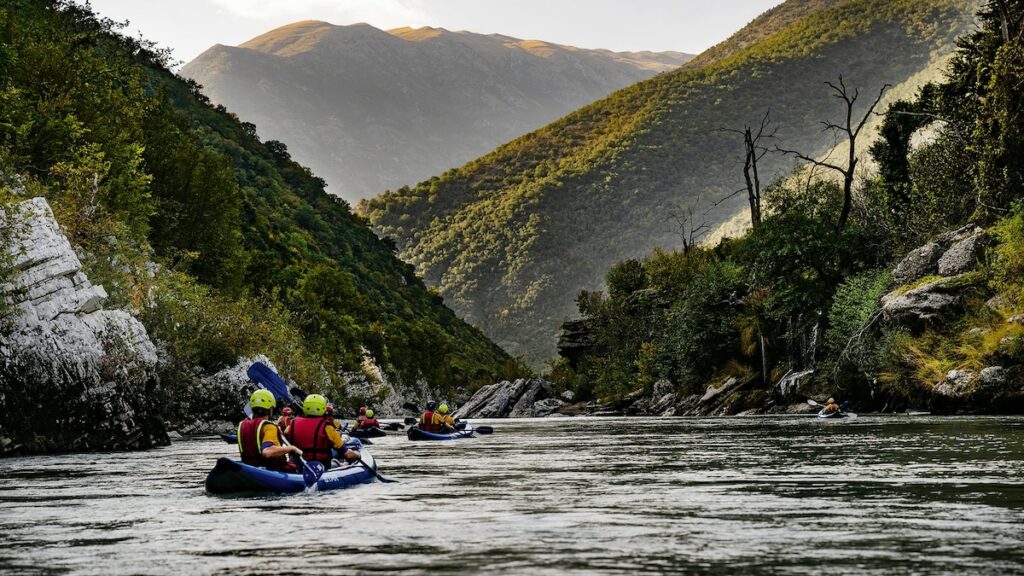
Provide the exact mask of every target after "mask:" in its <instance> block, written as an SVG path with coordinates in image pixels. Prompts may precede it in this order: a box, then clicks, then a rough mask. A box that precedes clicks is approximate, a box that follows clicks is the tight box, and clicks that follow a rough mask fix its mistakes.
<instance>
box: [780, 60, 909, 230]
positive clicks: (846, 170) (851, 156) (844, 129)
mask: <svg viewBox="0 0 1024 576" xmlns="http://www.w3.org/2000/svg"><path fill="white" fill-rule="evenodd" d="M825 85H827V86H828V87H829V88H830V89H831V90H832V92H833V94H832V96H833V97H834V98H837V99H839V100H842V101H843V105H844V107H845V108H846V115H845V119H844V120H843V121H842V123H841V124H836V123H835V122H832V121H830V120H826V121H824V122H822V124H824V126H825V130H826V131H828V132H832V134H833V136H834V138H835V142H836V145H835V146H833V147H832V149H831V150H829V152H828V154H826V155H825V156H824V158H825V160H818V159H816V158H812V157H810V156H808V155H806V154H802V153H800V152H797V151H795V150H786V149H783V148H779V147H778V146H776V148H775V149H776V150H777V151H779V152H781V153H783V154H789V155H792V156H795V157H797V158H799V159H801V160H803V161H804V162H809V163H811V164H813V165H814V166H817V167H819V168H827V169H829V170H833V171H835V172H838V173H839V174H840V175H842V177H843V208H842V210H841V211H840V212H839V221H838V222H837V223H836V228H838V229H839V230H842V229H844V228H846V223H847V222H848V221H849V220H850V210H851V208H853V179H854V176H855V175H856V173H857V164H858V163H859V161H860V159H859V158H857V138H858V137H860V133H861V131H862V130H864V126H865V125H866V124H867V123H868V119H870V118H871V116H872V115H874V113H875V108H877V107H878V103H879V102H881V101H882V96H884V95H885V91H886V90H888V89H889V88H890V85H889V84H886V85H884V86H882V88H881V90H879V91H878V97H876V98H875V100H874V102H872V103H871V106H869V107H868V109H867V111H865V112H864V114H863V116H861V118H860V120H859V121H857V122H856V124H855V120H854V112H855V109H856V105H857V100H858V99H860V89H859V88H854V89H853V93H852V94H851V93H850V89H849V88H847V86H846V82H845V81H844V80H843V77H842V76H840V77H839V83H838V85H837V84H833V83H832V82H826V83H825ZM842 137H845V138H846V141H847V144H848V146H849V150H848V154H847V159H846V163H845V164H844V165H838V164H834V163H832V162H829V161H828V158H830V157H831V156H832V152H834V151H835V149H836V148H837V147H838V146H839V140H840V138H842Z"/></svg>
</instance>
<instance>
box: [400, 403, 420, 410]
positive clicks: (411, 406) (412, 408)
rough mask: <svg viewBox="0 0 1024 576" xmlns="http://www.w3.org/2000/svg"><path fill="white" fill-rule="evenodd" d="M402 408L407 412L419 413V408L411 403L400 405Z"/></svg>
mask: <svg viewBox="0 0 1024 576" xmlns="http://www.w3.org/2000/svg"><path fill="white" fill-rule="evenodd" d="M402 408H405V409H406V410H408V411H409V412H419V411H420V407H419V406H417V405H415V404H413V403H412V402H406V403H405V404H402Z"/></svg>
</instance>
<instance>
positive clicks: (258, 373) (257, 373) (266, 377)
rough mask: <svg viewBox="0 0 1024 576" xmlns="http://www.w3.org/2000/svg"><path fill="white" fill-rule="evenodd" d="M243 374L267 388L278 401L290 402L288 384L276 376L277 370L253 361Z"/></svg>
mask: <svg viewBox="0 0 1024 576" xmlns="http://www.w3.org/2000/svg"><path fill="white" fill-rule="evenodd" d="M245 374H246V375H247V376H248V377H249V379H250V380H252V381H253V382H255V383H257V384H259V385H260V386H261V387H263V388H266V389H267V390H269V391H270V392H271V393H272V394H273V395H274V397H275V398H277V400H278V401H280V402H282V403H284V404H291V402H292V397H291V394H289V393H288V385H287V384H285V382H284V380H282V379H281V377H280V376H278V374H277V372H274V371H273V370H271V369H270V367H269V366H267V365H266V364H264V363H262V362H253V364H252V366H249V369H248V370H246V371H245Z"/></svg>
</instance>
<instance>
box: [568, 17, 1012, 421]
mask: <svg viewBox="0 0 1024 576" xmlns="http://www.w3.org/2000/svg"><path fill="white" fill-rule="evenodd" d="M979 21H980V29H979V30H976V31H974V32H972V33H970V34H967V35H965V36H964V37H962V38H961V39H960V41H959V43H958V49H957V51H956V53H955V57H954V58H953V59H952V61H951V64H950V66H949V68H948V70H947V73H946V74H945V75H944V77H943V78H941V79H940V81H937V82H935V83H930V84H928V85H926V86H924V87H923V88H922V89H921V90H920V91H919V92H918V93H917V94H916V95H914V96H913V97H911V98H907V99H905V100H900V101H897V102H894V103H892V104H891V105H890V106H888V107H887V108H886V109H885V110H884V111H882V112H884V120H883V122H882V123H881V125H880V127H879V130H878V131H877V135H878V140H877V141H876V142H875V144H873V145H872V146H871V147H870V150H869V154H870V156H871V158H872V159H873V160H874V165H875V166H877V170H872V171H869V172H866V173H865V174H864V178H862V179H860V180H859V181H857V182H855V183H853V185H852V186H851V187H850V188H849V189H844V188H843V187H842V186H840V185H839V184H838V183H837V182H836V181H835V180H834V179H832V178H831V177H830V176H829V175H828V174H827V172H828V171H829V169H827V168H826V169H824V170H823V171H821V170H819V171H818V172H817V173H816V174H808V173H807V172H800V176H801V177H800V178H792V179H788V180H783V181H778V182H776V183H775V184H773V185H772V186H770V187H769V188H768V189H767V190H766V193H765V196H764V201H765V203H764V208H765V209H764V213H763V218H762V219H760V221H759V222H758V223H757V224H756V225H755V226H754V227H753V228H752V229H751V230H750V231H749V232H747V233H745V234H743V235H741V236H739V237H737V238H731V239H725V240H723V241H721V242H719V243H717V244H715V245H714V246H707V247H693V248H691V249H689V250H686V251H671V252H669V251H661V250H656V251H654V252H653V253H651V254H648V255H646V256H645V257H644V258H642V259H628V260H624V261H622V262H620V263H618V264H616V265H615V266H613V267H612V268H611V269H610V270H609V271H608V272H607V276H606V278H607V292H603V293H602V292H583V293H581V294H579V296H578V299H577V304H578V307H579V312H580V314H581V316H582V318H581V320H579V321H577V322H574V323H572V324H571V325H570V326H569V327H568V328H569V329H568V330H567V331H566V333H565V334H564V337H563V339H562V340H561V342H560V351H561V353H562V355H563V356H564V358H563V360H562V361H561V362H560V363H558V364H557V365H556V366H555V367H554V370H553V377H554V379H555V380H556V381H558V382H559V383H560V384H561V385H562V386H564V387H567V388H571V389H573V390H575V392H576V393H577V394H578V395H579V396H580V397H584V398H599V399H602V400H604V401H607V402H611V403H618V404H620V405H625V407H626V409H627V410H635V411H638V412H654V413H658V414H665V413H669V414H672V413H674V414H680V413H688V414H707V413H719V414H720V413H739V412H743V411H746V410H756V411H763V410H766V409H772V408H775V409H784V408H785V407H786V406H788V405H790V404H792V403H794V402H800V403H801V404H802V403H803V402H804V401H805V400H806V399H807V398H821V399H824V398H828V397H829V396H833V397H835V398H837V399H840V400H841V401H850V402H853V403H855V405H856V406H857V409H858V410H861V409H863V410H885V411H891V410H898V411H902V410H904V409H913V410H922V409H924V410H931V411H934V412H942V413H965V412H986V413H991V412H1011V413H1019V412H1020V411H1021V410H1022V409H1024V291H1022V287H1024V257H1022V255H1024V92H1022V91H1021V90H1020V88H1021V86H1022V84H1024V2H1021V1H1020V0H1017V1H1014V2H990V3H986V6H985V8H984V9H983V10H982V11H981V12H980V18H979ZM839 88H840V89H841V87H839ZM868 110H869V107H868V106H863V107H862V108H860V109H858V111H857V112H856V113H855V116H854V117H853V123H854V124H855V125H856V124H857V123H858V122H859V121H860V119H861V118H862V117H863V114H865V113H867V111H868ZM839 123H840V124H844V123H845V121H844V120H840V121H839ZM840 149H841V150H842V151H843V152H844V158H849V157H847V156H845V152H846V151H847V150H848V149H849V145H848V144H843V145H841V146H840ZM854 158H857V154H856V153H855V155H854ZM866 159H867V157H866V155H865V158H864V160H866ZM839 162H840V164H842V161H839ZM847 200H849V201H850V206H851V209H850V211H849V214H848V218H846V219H844V218H843V212H844V210H843V206H844V205H845V203H846V201H847ZM620 407H621V406H620Z"/></svg>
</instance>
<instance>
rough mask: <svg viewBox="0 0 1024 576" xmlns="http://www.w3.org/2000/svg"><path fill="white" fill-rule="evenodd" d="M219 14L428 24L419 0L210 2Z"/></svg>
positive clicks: (383, 24) (267, 19) (280, 18)
mask: <svg viewBox="0 0 1024 576" xmlns="http://www.w3.org/2000/svg"><path fill="white" fill-rule="evenodd" d="M210 2H211V3H212V4H213V5H215V6H218V7H220V8H221V9H222V10H224V11H226V12H229V13H231V14H234V15H236V16H240V17H243V18H248V19H252V20H263V21H268V22H269V21H281V20H302V19H315V20H328V21H331V22H334V23H337V24H348V23H352V22H369V23H371V24H374V25H377V26H385V27H393V26H422V25H426V24H428V23H430V22H429V21H430V17H429V16H428V15H427V13H426V11H425V10H424V8H423V5H424V1H423V0H210Z"/></svg>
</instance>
